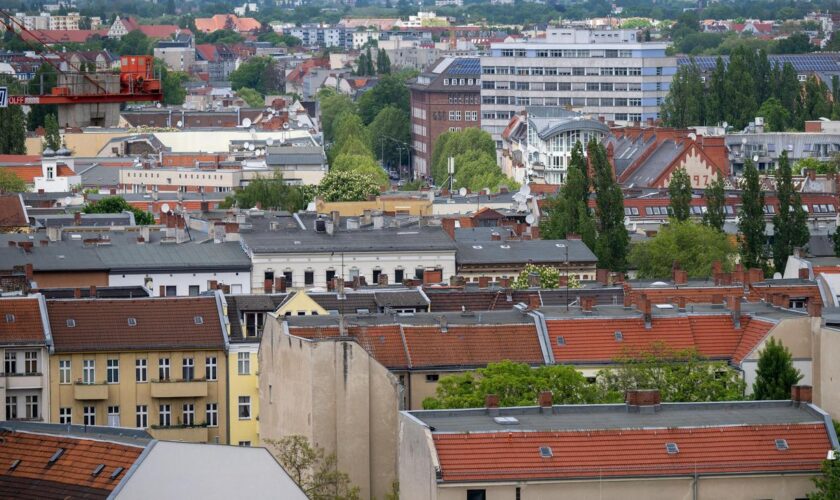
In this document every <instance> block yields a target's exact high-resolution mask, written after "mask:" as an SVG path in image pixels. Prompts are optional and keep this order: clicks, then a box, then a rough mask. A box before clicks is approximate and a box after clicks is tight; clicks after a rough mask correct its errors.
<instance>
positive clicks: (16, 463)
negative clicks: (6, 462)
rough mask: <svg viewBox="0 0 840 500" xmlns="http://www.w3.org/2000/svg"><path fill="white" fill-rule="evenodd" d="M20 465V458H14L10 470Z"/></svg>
mask: <svg viewBox="0 0 840 500" xmlns="http://www.w3.org/2000/svg"><path fill="white" fill-rule="evenodd" d="M18 465H20V459H18V460H14V461H13V462H12V465H10V466H9V470H15V469H17V466H18Z"/></svg>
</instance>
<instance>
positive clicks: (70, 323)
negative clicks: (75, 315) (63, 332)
mask: <svg viewBox="0 0 840 500" xmlns="http://www.w3.org/2000/svg"><path fill="white" fill-rule="evenodd" d="M67 328H76V320H75V319H68V320H67Z"/></svg>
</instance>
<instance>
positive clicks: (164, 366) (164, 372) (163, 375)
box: [158, 358, 169, 380]
mask: <svg viewBox="0 0 840 500" xmlns="http://www.w3.org/2000/svg"><path fill="white" fill-rule="evenodd" d="M158 379H159V380H169V358H160V359H159V360H158Z"/></svg>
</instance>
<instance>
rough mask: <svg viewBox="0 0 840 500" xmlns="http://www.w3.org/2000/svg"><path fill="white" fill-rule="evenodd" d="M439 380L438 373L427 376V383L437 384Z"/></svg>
mask: <svg viewBox="0 0 840 500" xmlns="http://www.w3.org/2000/svg"><path fill="white" fill-rule="evenodd" d="M439 378H440V375H438V374H437V373H429V374H426V382H437V381H438V379H439Z"/></svg>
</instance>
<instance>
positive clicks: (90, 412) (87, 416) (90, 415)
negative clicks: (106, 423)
mask: <svg viewBox="0 0 840 500" xmlns="http://www.w3.org/2000/svg"><path fill="white" fill-rule="evenodd" d="M82 415H83V416H84V424H85V425H96V407H95V406H85V407H84V408H83V409H82Z"/></svg>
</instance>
